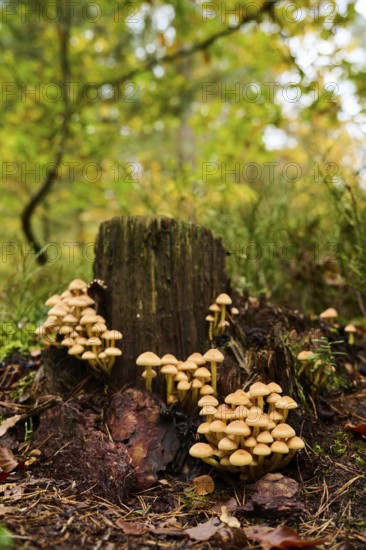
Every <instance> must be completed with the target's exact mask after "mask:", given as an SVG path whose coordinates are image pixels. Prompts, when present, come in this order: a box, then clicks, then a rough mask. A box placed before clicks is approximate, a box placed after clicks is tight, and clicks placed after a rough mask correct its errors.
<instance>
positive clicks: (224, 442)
mask: <svg viewBox="0 0 366 550" xmlns="http://www.w3.org/2000/svg"><path fill="white" fill-rule="evenodd" d="M218 447H219V450H220V451H234V450H235V449H237V448H238V445H237V444H236V443H235V441H233V440H232V439H230V438H229V437H223V438H222V439H220V441H219V444H218Z"/></svg>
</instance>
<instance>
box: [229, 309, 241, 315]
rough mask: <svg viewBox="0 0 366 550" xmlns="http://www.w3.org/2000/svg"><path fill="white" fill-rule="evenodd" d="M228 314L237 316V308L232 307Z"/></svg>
mask: <svg viewBox="0 0 366 550" xmlns="http://www.w3.org/2000/svg"><path fill="white" fill-rule="evenodd" d="M230 313H231V315H239V310H238V308H237V307H232V308H231V309H230Z"/></svg>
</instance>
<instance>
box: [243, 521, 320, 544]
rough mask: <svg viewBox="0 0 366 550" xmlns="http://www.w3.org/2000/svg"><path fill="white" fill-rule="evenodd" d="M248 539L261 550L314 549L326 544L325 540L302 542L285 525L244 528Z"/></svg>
mask: <svg viewBox="0 0 366 550" xmlns="http://www.w3.org/2000/svg"><path fill="white" fill-rule="evenodd" d="M244 531H245V533H246V535H247V537H248V539H251V540H256V541H258V542H259V543H260V545H261V548H262V550H272V548H280V549H283V550H286V549H287V548H314V547H315V546H317V545H319V544H323V543H324V542H326V539H324V538H323V539H316V540H303V539H301V538H300V537H299V535H298V534H297V533H296V531H294V530H293V529H291V528H290V527H287V526H286V525H280V526H279V527H276V528H275V529H270V528H268V527H261V526H255V527H246V528H245V529H244Z"/></svg>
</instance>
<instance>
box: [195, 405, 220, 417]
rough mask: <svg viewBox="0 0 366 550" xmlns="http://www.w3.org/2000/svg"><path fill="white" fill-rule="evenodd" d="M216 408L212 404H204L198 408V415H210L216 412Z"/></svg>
mask: <svg viewBox="0 0 366 550" xmlns="http://www.w3.org/2000/svg"><path fill="white" fill-rule="evenodd" d="M216 411H217V409H216V407H214V406H213V405H205V406H204V407H202V409H201V410H200V412H199V414H200V416H212V415H214V414H215V413H216Z"/></svg>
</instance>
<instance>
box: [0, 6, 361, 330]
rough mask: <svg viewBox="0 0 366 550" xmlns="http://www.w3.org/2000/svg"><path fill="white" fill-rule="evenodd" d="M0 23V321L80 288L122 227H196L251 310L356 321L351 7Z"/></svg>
mask: <svg viewBox="0 0 366 550" xmlns="http://www.w3.org/2000/svg"><path fill="white" fill-rule="evenodd" d="M0 10H1V24H0V31H1V32H0V47H1V52H2V53H1V58H2V61H1V68H0V71H1V81H2V101H1V111H2V112H1V118H0V134H1V143H2V147H1V156H2V164H1V168H2V177H1V180H0V193H1V235H2V237H1V241H2V243H1V247H2V248H1V250H2V261H1V263H0V276H1V279H2V285H1V300H2V312H3V313H2V315H3V320H4V319H13V320H16V321H17V323H19V320H21V321H22V322H24V323H25V322H27V321H34V320H35V319H34V315H35V314H34V311H35V310H36V309H37V315H39V314H40V311H39V307H40V303H42V300H43V296H48V295H49V294H50V291H51V292H52V290H54V291H56V290H58V289H59V288H60V287H62V284H63V283H64V282H66V281H67V280H68V279H69V278H70V276H85V277H91V272H92V258H93V241H94V239H95V235H96V232H97V229H98V224H99V223H100V222H101V221H103V220H106V219H109V218H111V217H112V216H115V215H121V214H122V215H123V214H132V215H135V214H163V215H167V216H172V217H175V218H179V219H182V220H186V221H192V222H195V223H198V224H203V225H206V226H208V227H210V228H211V229H212V230H213V231H214V232H215V233H216V234H217V235H219V236H221V237H222V239H223V242H224V244H225V246H226V248H227V249H228V250H229V251H230V256H229V258H228V266H229V270H230V275H231V277H232V282H233V286H234V287H235V288H238V289H240V290H243V289H247V290H248V291H249V292H250V294H252V295H258V294H259V293H261V292H264V293H266V294H267V295H268V296H269V297H270V298H271V299H273V300H275V301H277V302H281V303H283V304H288V305H291V306H292V307H298V308H302V309H303V310H306V311H310V312H317V313H319V312H320V311H321V310H322V309H324V307H328V306H329V305H335V306H336V307H338V308H339V309H340V310H341V311H342V312H343V314H344V315H350V316H360V315H361V314H363V313H364V311H363V308H364V305H363V299H364V298H365V290H366V233H365V231H364V227H365V218H366V197H365V185H366V170H365V163H364V147H363V146H364V138H365V132H366V117H365V109H366V102H365V95H366V94H365V91H366V50H365V42H366V35H365V24H366V6H365V2H364V0H358V1H348V0H337V1H336V2H335V1H333V0H331V1H326V0H324V1H321V0H310V1H309V0H305V1H302V2H292V1H287V0H284V1H278V2H277V1H273V0H272V1H265V0H255V1H240V2H239V1H235V0H227V1H225V2H211V3H207V2H202V1H199V0H171V1H160V0H149V1H145V2H140V1H134V2H113V1H104V0H97V2H88V1H86V0H79V1H76V0H75V1H73V0H69V1H67V0H54V1H52V2H51V1H50V2H48V1H47V0H42V2H38V1H35V0H27V2H25V3H23V2H18V1H15V0H12V1H6V0H3V1H2V2H1V5H0ZM36 254H37V257H36ZM47 254H48V259H49V262H48V264H46V265H40V264H41V263H42V262H43V263H44V261H45V259H46V256H45V255H47ZM41 313H42V314H43V312H41Z"/></svg>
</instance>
